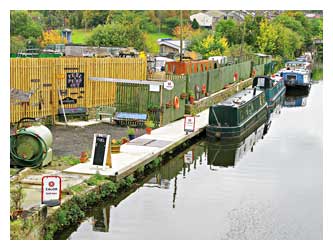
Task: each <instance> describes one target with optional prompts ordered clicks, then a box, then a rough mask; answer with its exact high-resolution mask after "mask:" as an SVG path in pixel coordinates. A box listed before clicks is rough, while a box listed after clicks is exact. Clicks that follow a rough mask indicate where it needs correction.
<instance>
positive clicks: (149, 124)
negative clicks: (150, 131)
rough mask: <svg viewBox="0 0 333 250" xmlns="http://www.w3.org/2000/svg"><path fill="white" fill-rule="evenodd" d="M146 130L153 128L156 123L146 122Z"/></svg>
mask: <svg viewBox="0 0 333 250" xmlns="http://www.w3.org/2000/svg"><path fill="white" fill-rule="evenodd" d="M145 126H146V128H153V127H154V126H155V123H154V122H153V121H152V120H147V121H145Z"/></svg>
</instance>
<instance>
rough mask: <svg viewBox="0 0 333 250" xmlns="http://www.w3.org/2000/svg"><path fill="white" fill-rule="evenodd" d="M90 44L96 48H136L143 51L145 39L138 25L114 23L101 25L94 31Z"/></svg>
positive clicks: (89, 40)
mask: <svg viewBox="0 0 333 250" xmlns="http://www.w3.org/2000/svg"><path fill="white" fill-rule="evenodd" d="M88 44H89V45H95V46H119V47H134V48H136V49H139V50H143V48H144V37H143V32H142V31H141V30H140V28H139V26H138V25H135V24H128V25H124V24H122V23H112V24H106V25H99V26H97V28H95V29H93V31H92V34H91V36H90V38H89V39H88Z"/></svg>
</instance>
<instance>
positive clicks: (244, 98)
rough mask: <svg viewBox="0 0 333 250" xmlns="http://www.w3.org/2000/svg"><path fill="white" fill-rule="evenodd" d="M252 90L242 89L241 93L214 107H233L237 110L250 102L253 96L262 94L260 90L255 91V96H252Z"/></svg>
mask: <svg viewBox="0 0 333 250" xmlns="http://www.w3.org/2000/svg"><path fill="white" fill-rule="evenodd" d="M253 92H254V89H253V88H250V89H244V90H242V91H241V92H239V93H237V94H235V95H233V96H231V97H229V98H228V99H227V100H225V101H223V102H220V103H218V104H216V105H214V106H226V107H233V108H237V107H240V106H243V105H244V104H246V103H247V102H249V101H251V100H252V99H253V98H254V96H258V95H260V94H262V93H263V91H262V90H259V89H257V90H256V92H255V95H253Z"/></svg>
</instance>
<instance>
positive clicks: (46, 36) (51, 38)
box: [41, 30, 67, 47]
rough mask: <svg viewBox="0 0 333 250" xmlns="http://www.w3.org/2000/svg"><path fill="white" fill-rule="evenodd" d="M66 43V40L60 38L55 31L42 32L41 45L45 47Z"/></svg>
mask: <svg viewBox="0 0 333 250" xmlns="http://www.w3.org/2000/svg"><path fill="white" fill-rule="evenodd" d="M58 43H67V40H66V38H64V37H62V36H61V35H60V33H59V32H58V31H56V30H49V31H45V32H43V40H42V42H41V45H42V46H43V47H45V46H46V45H48V44H58Z"/></svg>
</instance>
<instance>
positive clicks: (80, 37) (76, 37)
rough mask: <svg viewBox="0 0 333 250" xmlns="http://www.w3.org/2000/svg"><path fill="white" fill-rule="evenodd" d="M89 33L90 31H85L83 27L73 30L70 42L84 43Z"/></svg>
mask: <svg viewBox="0 0 333 250" xmlns="http://www.w3.org/2000/svg"><path fill="white" fill-rule="evenodd" d="M91 33H92V31H91V30H87V31H85V30H84V29H75V30H73V33H72V43H76V44H86V43H87V41H88V38H89V36H90V35H91Z"/></svg>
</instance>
